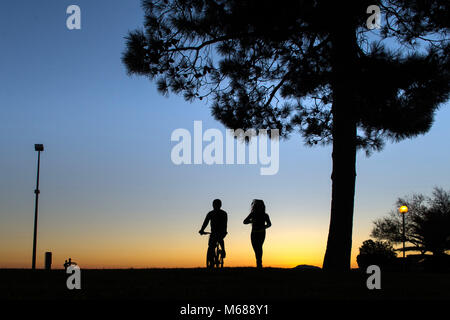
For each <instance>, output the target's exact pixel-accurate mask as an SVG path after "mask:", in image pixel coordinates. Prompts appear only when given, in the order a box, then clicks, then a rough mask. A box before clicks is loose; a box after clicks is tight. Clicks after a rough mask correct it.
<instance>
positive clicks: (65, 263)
mask: <svg viewBox="0 0 450 320" xmlns="http://www.w3.org/2000/svg"><path fill="white" fill-rule="evenodd" d="M71 265H77V263H76V262H73V261H72V258H69V261H67V260H66V261H64V270H66V271H67V268H68V267H69V266H71Z"/></svg>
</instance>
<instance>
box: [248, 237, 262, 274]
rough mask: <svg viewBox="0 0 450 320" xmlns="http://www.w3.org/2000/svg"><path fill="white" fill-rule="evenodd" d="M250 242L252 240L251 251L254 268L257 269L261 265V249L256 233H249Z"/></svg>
mask: <svg viewBox="0 0 450 320" xmlns="http://www.w3.org/2000/svg"><path fill="white" fill-rule="evenodd" d="M251 240H252V247H253V251H254V252H255V258H256V266H257V267H259V266H260V264H261V257H262V247H261V246H260V241H259V235H258V232H252V233H251Z"/></svg>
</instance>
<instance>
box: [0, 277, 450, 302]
mask: <svg viewBox="0 0 450 320" xmlns="http://www.w3.org/2000/svg"><path fill="white" fill-rule="evenodd" d="M67 277H68V275H67V274H65V273H64V270H51V271H45V270H36V271H35V272H33V271H32V270H29V269H1V270H0V300H5V299H7V300H17V299H19V300H54V299H57V300H59V299H61V300H72V299H82V300H86V299H87V300H91V299H94V300H96V299H110V298H114V299H141V300H142V299H148V300H152V301H171V302H173V301H179V302H184V303H194V302H199V301H213V302H214V301H220V302H224V301H235V302H239V301H246V302H248V301H254V302H258V303H262V302H264V301H265V302H267V301H270V302H276V301H294V300H295V301H300V300H325V301H326V300H339V301H348V300H353V299H356V300H380V299H394V300H403V299H420V300H443V299H445V300H449V299H450V291H449V290H448V288H449V287H450V274H448V273H447V274H442V273H441V274H428V273H402V272H390V273H387V272H384V273H382V276H381V290H368V289H367V287H366V280H367V278H368V275H367V274H365V273H364V272H360V271H357V270H353V271H351V272H348V273H344V274H335V273H328V272H324V271H321V270H298V269H297V270H296V269H280V268H265V269H262V270H258V269H255V268H223V269H219V270H208V269H204V268H201V269H200V268H194V269H122V270H113V269H104V270H94V269H86V270H83V269H82V271H81V290H68V289H67V287H66V280H67Z"/></svg>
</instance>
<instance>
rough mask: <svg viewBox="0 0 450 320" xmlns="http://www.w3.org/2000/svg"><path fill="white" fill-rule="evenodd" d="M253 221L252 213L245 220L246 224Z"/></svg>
mask: <svg viewBox="0 0 450 320" xmlns="http://www.w3.org/2000/svg"><path fill="white" fill-rule="evenodd" d="M251 222H252V214H251V213H250V214H249V215H248V217H247V218H245V220H244V224H249V223H251Z"/></svg>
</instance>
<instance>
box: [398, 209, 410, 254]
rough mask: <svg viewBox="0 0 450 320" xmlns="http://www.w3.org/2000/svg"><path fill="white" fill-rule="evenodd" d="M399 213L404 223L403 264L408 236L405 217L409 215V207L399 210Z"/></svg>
mask: <svg viewBox="0 0 450 320" xmlns="http://www.w3.org/2000/svg"><path fill="white" fill-rule="evenodd" d="M398 211H399V212H400V214H401V215H402V222H403V237H402V238H403V262H405V241H406V234H405V215H406V214H407V213H408V207H407V206H401V207H400V208H398Z"/></svg>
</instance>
